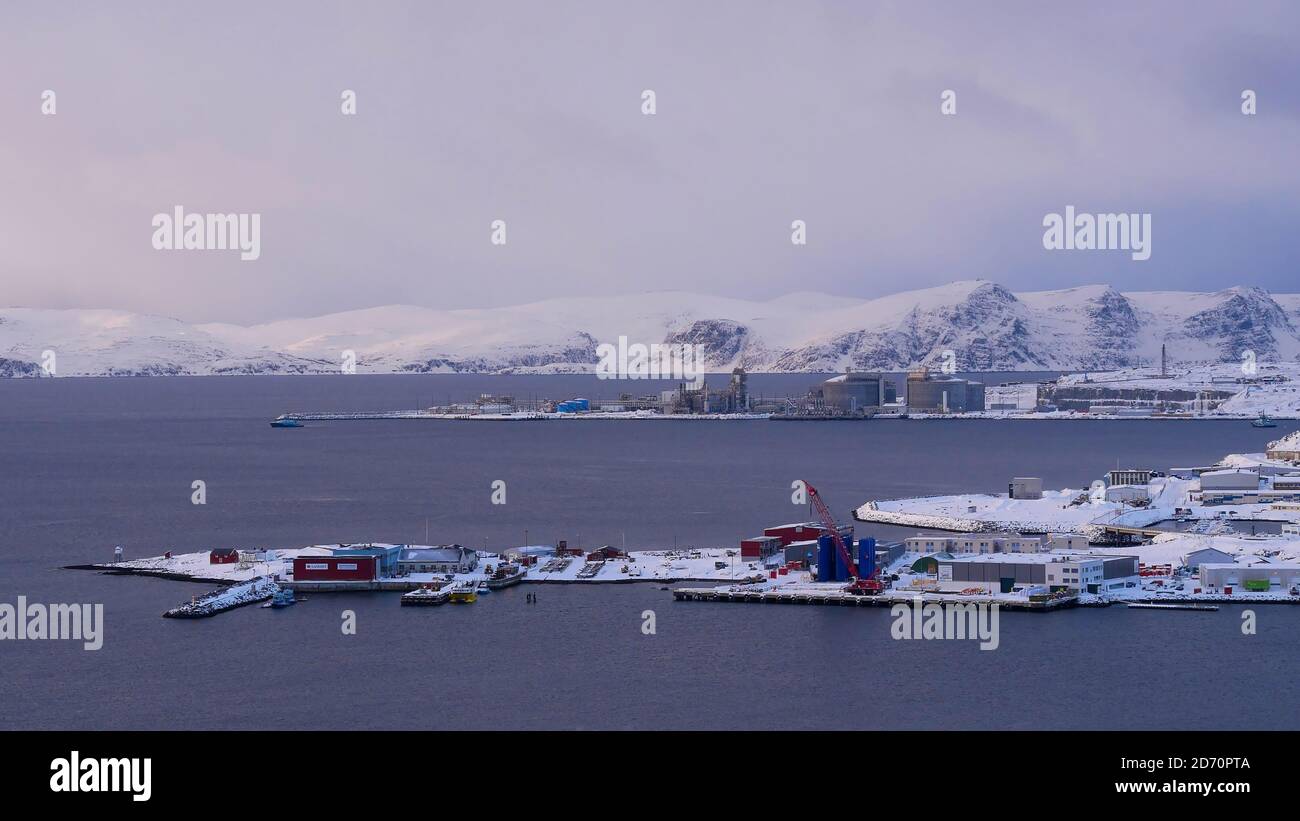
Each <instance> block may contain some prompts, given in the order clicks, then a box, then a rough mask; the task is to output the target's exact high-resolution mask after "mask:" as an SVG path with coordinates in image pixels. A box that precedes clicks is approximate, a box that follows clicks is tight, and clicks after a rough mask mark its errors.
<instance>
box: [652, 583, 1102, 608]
mask: <svg viewBox="0 0 1300 821" xmlns="http://www.w3.org/2000/svg"><path fill="white" fill-rule="evenodd" d="M917 596H918V594H917V593H913V592H910V591H907V592H905V591H901V590H894V591H890V592H888V593H883V594H880V595H876V596H856V595H854V594H852V593H845V592H844V591H842V590H835V589H826V590H810V589H806V588H804V589H795V590H788V589H782V588H781V587H769V588H764V589H752V590H744V589H738V590H732V589H728V588H725V587H679V588H677V589H675V590H673V598H674V599H676V600H677V601H704V602H747V603H751V604H821V605H827V604H829V605H838V606H841V607H892V606H893V605H895V604H910V603H912V602H913V601H915V600H916V598H917ZM920 598H921V602H922V603H923V604H996V605H998V607H999V609H1002V610H1028V611H1033V612H1046V611H1049V610H1061V609H1065V608H1069V607H1076V606H1078V605H1079V600H1078V599H1077V598H1073V597H1070V598H1059V599H1052V600H1050V601H1046V602H1031V601H1019V600H1007V599H997V598H992V597H989V596H980V597H972V596H960V595H946V594H936V593H923V594H920Z"/></svg>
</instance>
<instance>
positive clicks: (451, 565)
mask: <svg viewBox="0 0 1300 821" xmlns="http://www.w3.org/2000/svg"><path fill="white" fill-rule="evenodd" d="M477 566H478V552H477V551H475V550H472V549H470V548H468V547H461V546H460V545H458V544H453V545H443V546H441V547H408V548H405V549H403V550H402V552H401V554H400V555H399V556H398V557H397V568H398V571H399V572H402V573H468V572H470V571H471V570H473V569H474V568H475V567H477Z"/></svg>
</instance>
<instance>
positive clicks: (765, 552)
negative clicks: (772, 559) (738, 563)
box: [740, 536, 781, 559]
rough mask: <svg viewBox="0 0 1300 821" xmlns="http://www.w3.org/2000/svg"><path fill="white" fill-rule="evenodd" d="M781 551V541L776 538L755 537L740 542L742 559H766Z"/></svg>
mask: <svg viewBox="0 0 1300 821" xmlns="http://www.w3.org/2000/svg"><path fill="white" fill-rule="evenodd" d="M780 550H781V540H780V539H779V538H778V537H776V536H754V537H753V538H750V539H741V540H740V558H742V559H766V558H767V557H768V556H771V555H772V554H773V553H777V552H778V551H780Z"/></svg>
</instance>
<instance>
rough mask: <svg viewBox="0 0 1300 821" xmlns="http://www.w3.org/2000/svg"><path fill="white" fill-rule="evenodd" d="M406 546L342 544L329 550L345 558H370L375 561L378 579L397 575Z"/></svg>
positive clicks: (376, 543)
mask: <svg viewBox="0 0 1300 821" xmlns="http://www.w3.org/2000/svg"><path fill="white" fill-rule="evenodd" d="M405 546H406V545H400V544H382V543H378V542H373V543H369V544H340V545H336V546H334V547H331V548H329V551H330V553H332V554H333V555H335V556H342V557H345V558H355V557H360V556H370V557H371V558H373V559H374V560H375V573H376V575H377V577H379V578H382V577H384V576H392V575H394V574H395V573H397V559H398V556H399V555H401V552H402V548H404V547H405Z"/></svg>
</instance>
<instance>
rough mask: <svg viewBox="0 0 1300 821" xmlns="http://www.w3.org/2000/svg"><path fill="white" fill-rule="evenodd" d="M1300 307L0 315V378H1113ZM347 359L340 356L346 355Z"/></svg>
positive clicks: (988, 297) (798, 301)
mask: <svg viewBox="0 0 1300 821" xmlns="http://www.w3.org/2000/svg"><path fill="white" fill-rule="evenodd" d="M1297 328H1300V295H1277V296H1272V295H1270V294H1268V293H1267V292H1265V291H1262V290H1260V289H1257V288H1246V287H1236V288H1229V289H1227V290H1225V291H1220V292H1218V293H1212V294H1202V293H1182V292H1139V293H1120V292H1119V291H1116V290H1115V289H1113V288H1110V287H1108V286H1104V285H1093V286H1084V287H1079V288H1070V289H1066V290H1058V291H1040V292H1032V293H1021V294H1014V293H1012V292H1010V291H1008V290H1007V289H1005V288H1003V287H1002V286H1000V285H997V284H995V283H992V282H987V281H983V280H969V281H962V282H954V283H951V284H948V285H944V286H940V287H937V288H926V289H922V290H917V291H908V292H906V293H901V294H895V295H892V296H887V297H882V298H879V299H871V300H863V299H851V298H843V297H835V296H829V295H825V294H816V293H797V294H791V295H788V296H784V297H780V298H778V299H773V300H770V301H765V302H755V301H749V300H739V299H728V298H724V297H715V296H706V295H700V294H692V293H684V292H659V293H650V294H635V295H627V296H618V297H575V298H560V299H552V300H547V301H543V302H536V303H531V304H527V305H517V306H511V307H505V308H492V309H468V310H450V311H449V310H435V309H431V308H420V307H414V306H407V305H394V306H386V307H379V308H367V309H364V310H357V311H347V312H343V313H337V314H329V315H326V316H319V317H313V318H306V319H287V320H281V321H277V322H271V323H267V324H264V325H255V326H251V327H243V326H238V325H227V324H207V325H189V324H186V323H184V322H181V321H179V320H175V319H168V318H164V317H157V316H145V315H138V314H131V313H127V312H123V311H111V310H38V309H29V308H8V309H0V376H36V375H40V373H41V371H42V367H41V366H42V363H43V362H44V361H45V359H47V358H48V357H44V358H43V354H44V352H45V351H53V352H54V355H55V359H54V361H55V363H56V374H57V375H68V376H75V375H137V374H226V373H316V372H319V373H331V372H337V371H338V370H339V369H340V367H341V365H342V363H343V362H344V361H345V360H346V359H348V358H349V356H350V354H351V355H355V359H356V369H357V371H358V372H369V373H385V372H396V373H421V372H465V371H478V372H509V371H515V372H543V373H544V372H581V371H589V370H591V369H592V367H593V365H594V363H595V361H596V346H597V345H599V344H601V343H605V342H610V343H616V342H617V340H618V338H619V337H620V336H626V337H627V338H628V341H629V342H631V343H636V342H640V343H653V342H679V343H695V344H700V345H703V346H704V347H705V350H706V352H707V355H706V362H707V364H708V366H709V369H710V370H714V371H725V370H729V369H731V368H732V367H734V366H736V365H742V366H744V367H746V368H748V369H750V370H752V371H842V370H845V369H848V368H854V369H864V370H901V369H905V368H908V367H910V366H913V365H917V364H928V365H935V364H938V363H940V362H942V361H943V360H944V357H945V351H952V352H953V354H954V355H955V357H956V365H957V368H958V369H959V370H962V371H980V370H1088V371H1098V370H1108V369H1116V368H1124V367H1134V366H1138V365H1143V364H1146V365H1151V364H1154V363H1157V362H1158V361H1159V357H1160V346H1161V344H1165V345H1167V349H1168V353H1169V360H1170V362H1171V363H1172V364H1179V363H1208V362H1222V361H1239V360H1240V357H1241V353H1242V352H1243V351H1245V350H1250V351H1254V353H1255V356H1256V357H1257V358H1258V359H1259V361H1260V362H1261V363H1266V362H1269V361H1279V360H1285V361H1290V360H1294V359H1295V358H1296V356H1297V354H1300V333H1298V332H1297ZM349 352H350V353H349Z"/></svg>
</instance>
